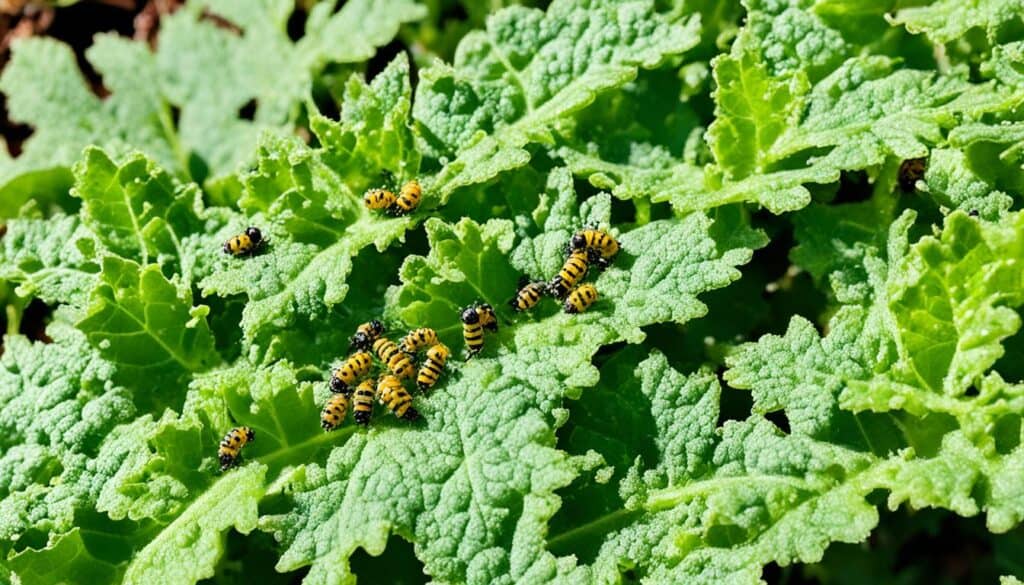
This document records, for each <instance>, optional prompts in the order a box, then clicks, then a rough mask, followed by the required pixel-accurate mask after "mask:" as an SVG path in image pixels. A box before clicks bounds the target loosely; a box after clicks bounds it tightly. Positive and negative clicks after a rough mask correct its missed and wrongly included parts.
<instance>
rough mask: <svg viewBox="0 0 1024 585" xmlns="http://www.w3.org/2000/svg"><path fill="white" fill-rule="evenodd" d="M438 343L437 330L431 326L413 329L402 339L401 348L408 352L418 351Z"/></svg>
mask: <svg viewBox="0 0 1024 585" xmlns="http://www.w3.org/2000/svg"><path fill="white" fill-rule="evenodd" d="M435 343H437V332H435V331H434V330H433V329H431V328H430V327H420V328H419V329H413V330H412V331H410V332H409V334H408V335H406V336H405V338H404V339H402V343H401V344H400V348H401V350H402V351H404V352H406V353H416V352H417V351H419V350H421V349H423V348H424V347H430V346H431V345H434V344H435Z"/></svg>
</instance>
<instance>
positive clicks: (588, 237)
mask: <svg viewBox="0 0 1024 585" xmlns="http://www.w3.org/2000/svg"><path fill="white" fill-rule="evenodd" d="M569 251H570V253H571V252H573V251H585V252H587V255H588V256H589V260H590V261H591V262H594V263H595V264H597V265H598V266H599V267H601V268H607V267H608V265H609V264H611V262H612V260H614V259H615V256H616V255H618V253H619V242H618V241H616V240H615V238H613V237H612V235H611V234H609V233H608V232H606V231H604V230H599V229H595V228H587V229H585V230H583V231H580V232H576V233H575V234H573V236H572V239H570V240H569Z"/></svg>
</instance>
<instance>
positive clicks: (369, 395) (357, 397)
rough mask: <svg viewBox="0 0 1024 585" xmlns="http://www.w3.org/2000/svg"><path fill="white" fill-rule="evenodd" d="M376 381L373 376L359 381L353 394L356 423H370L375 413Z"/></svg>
mask: <svg viewBox="0 0 1024 585" xmlns="http://www.w3.org/2000/svg"><path fill="white" fill-rule="evenodd" d="M376 383H377V381H376V380H374V379H373V378H367V379H365V380H363V381H362V382H360V383H359V386H357V387H356V391H355V392H354V393H353V395H352V418H353V419H355V421H356V424H360V425H363V426H365V425H368V424H370V417H371V416H372V415H373V399H374V396H375V395H376Z"/></svg>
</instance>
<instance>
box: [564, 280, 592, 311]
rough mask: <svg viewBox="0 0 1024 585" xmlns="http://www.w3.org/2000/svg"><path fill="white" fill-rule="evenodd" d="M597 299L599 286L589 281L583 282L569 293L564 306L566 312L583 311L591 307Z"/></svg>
mask: <svg viewBox="0 0 1024 585" xmlns="http://www.w3.org/2000/svg"><path fill="white" fill-rule="evenodd" d="M596 300H597V288H596V287H595V286H594V285H592V284H590V283H589V282H588V283H586V284H581V285H580V286H578V287H576V288H575V289H574V290H573V291H572V292H571V293H569V297H568V298H566V299H565V304H564V305H563V306H562V308H563V309H565V312H566V313H582V312H583V311H586V310H587V309H588V308H590V305H593V304H594V301H596Z"/></svg>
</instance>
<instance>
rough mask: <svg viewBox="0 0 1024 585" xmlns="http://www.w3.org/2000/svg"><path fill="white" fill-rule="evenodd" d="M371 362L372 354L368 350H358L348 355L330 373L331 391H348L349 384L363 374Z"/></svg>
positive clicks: (366, 371)
mask: <svg viewBox="0 0 1024 585" xmlns="http://www.w3.org/2000/svg"><path fill="white" fill-rule="evenodd" d="M372 364H373V356H371V355H370V354H369V353H368V352H365V351H359V352H356V353H354V354H352V355H350V356H349V357H348V359H347V360H345V363H343V364H341V366H340V367H338V369H336V370H334V373H333V374H332V375H331V391H332V392H348V391H349V386H351V385H352V384H355V383H356V382H357V381H358V380H359V378H362V377H363V376H365V375H366V374H367V373H368V372H369V371H370V366H371V365H372Z"/></svg>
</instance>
